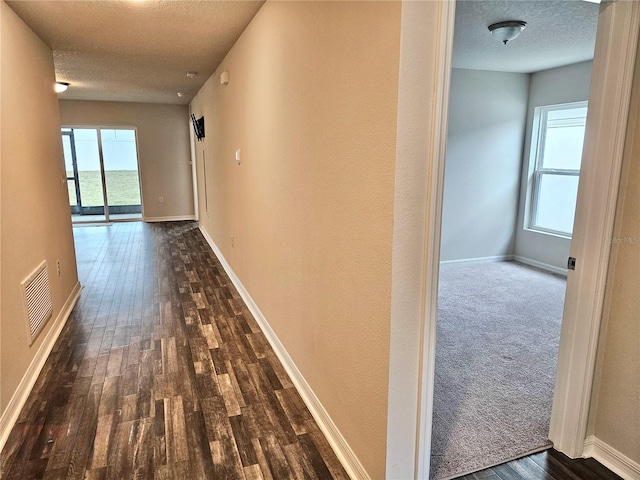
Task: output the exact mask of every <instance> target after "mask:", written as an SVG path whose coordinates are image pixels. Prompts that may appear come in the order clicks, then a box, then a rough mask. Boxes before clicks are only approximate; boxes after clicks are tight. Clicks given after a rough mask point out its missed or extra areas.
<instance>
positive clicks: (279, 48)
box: [191, 2, 401, 478]
mask: <svg viewBox="0 0 640 480" xmlns="http://www.w3.org/2000/svg"><path fill="white" fill-rule="evenodd" d="M400 13H401V4H400V3H399V2H267V3H266V4H265V5H264V6H263V7H262V9H261V10H260V11H259V12H258V14H257V15H256V17H255V18H254V20H253V21H252V23H251V24H250V25H249V27H248V28H247V29H246V30H245V32H244V33H243V35H242V36H241V37H240V39H239V40H238V42H237V43H236V45H235V46H234V47H233V49H232V50H231V51H230V53H229V54H228V55H227V57H226V58H225V60H224V61H223V62H222V64H221V65H220V67H219V68H218V70H217V71H216V73H215V74H214V75H213V76H212V77H211V78H210V79H209V80H208V81H207V83H206V84H205V85H204V87H203V88H202V90H201V91H200V92H199V93H198V95H197V96H196V97H195V99H194V100H193V102H192V104H191V109H192V111H193V113H195V115H196V116H197V117H200V116H201V115H204V117H205V130H206V132H205V133H206V138H205V139H204V140H203V141H202V142H199V143H197V144H196V148H197V159H198V166H197V169H198V170H197V171H198V192H199V212H200V221H201V228H202V229H203V230H204V231H205V232H207V234H208V235H209V236H210V237H211V238H212V239H213V241H214V242H215V244H216V245H217V246H218V247H219V249H220V250H221V251H222V253H223V255H224V257H225V258H226V260H227V261H228V262H229V264H230V265H231V268H232V269H233V270H234V271H235V273H236V274H237V275H238V277H239V279H240V280H241V281H242V283H243V284H244V286H245V287H246V289H247V290H248V292H249V293H250V295H251V296H252V297H253V299H254V300H255V302H256V303H257V305H258V307H259V308H260V310H261V311H262V313H263V314H264V316H265V318H266V319H267V321H268V322H269V323H270V325H271V327H272V328H273V330H274V331H275V333H276V334H277V336H278V337H279V339H280V341H281V342H282V343H283V344H284V346H285V348H286V350H287V351H288V353H289V355H290V356H291V357H292V359H293V361H294V362H295V364H296V366H297V368H298V369H299V370H300V371H301V372H302V374H303V376H304V378H305V379H306V381H307V382H308V383H309V384H310V386H311V388H312V389H313V392H314V393H315V395H316V396H317V397H318V398H319V400H320V402H321V403H322V405H323V406H324V408H325V409H326V410H327V411H328V413H329V415H330V416H331V418H332V419H333V421H334V422H335V424H336V425H337V427H338V429H339V430H340V432H341V433H342V435H343V436H344V437H345V439H346V441H347V442H348V443H349V445H350V447H351V448H352V450H353V451H354V452H355V454H356V455H357V457H358V458H359V460H360V462H361V463H362V465H363V466H364V467H365V469H366V470H367V472H368V473H369V475H370V476H371V477H372V478H383V477H384V471H385V470H384V469H385V449H386V445H385V442H386V414H387V389H388V370H389V320H390V296H391V243H392V227H393V223H392V216H393V198H394V197H393V196H394V190H393V189H394V167H395V163H394V162H395V153H396V143H395V142H396V113H397V102H398V93H397V92H398V62H399V49H400ZM224 71H228V72H229V75H230V83H229V84H228V85H227V86H226V87H223V86H222V85H221V84H220V80H219V76H220V73H221V72H224ZM238 149H240V150H241V152H240V155H241V162H242V163H241V164H240V165H238V164H236V162H235V159H234V156H235V152H236V150H238ZM203 155H204V157H203ZM203 160H204V161H203ZM205 171H206V175H205ZM205 177H206V185H205ZM205 195H206V196H205Z"/></svg>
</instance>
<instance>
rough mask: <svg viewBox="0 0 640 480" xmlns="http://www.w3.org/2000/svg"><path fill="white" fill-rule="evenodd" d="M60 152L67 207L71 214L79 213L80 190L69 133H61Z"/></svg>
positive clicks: (71, 135) (71, 139)
mask: <svg viewBox="0 0 640 480" xmlns="http://www.w3.org/2000/svg"><path fill="white" fill-rule="evenodd" d="M62 151H63V154H64V169H65V171H66V174H67V187H68V189H69V205H70V206H71V213H74V214H79V213H80V190H79V189H78V185H77V173H78V172H77V168H76V162H75V160H74V156H75V149H74V148H73V134H72V133H71V132H70V131H69V132H68V133H67V132H63V133H62Z"/></svg>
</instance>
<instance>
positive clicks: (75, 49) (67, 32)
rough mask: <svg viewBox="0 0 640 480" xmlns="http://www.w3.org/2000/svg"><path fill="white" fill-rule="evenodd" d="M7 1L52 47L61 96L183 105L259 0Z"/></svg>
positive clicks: (203, 80) (243, 25) (219, 58)
mask: <svg viewBox="0 0 640 480" xmlns="http://www.w3.org/2000/svg"><path fill="white" fill-rule="evenodd" d="M7 3H8V4H9V6H10V7H11V8H12V9H13V10H14V11H15V12H16V13H17V14H18V15H19V16H20V18H22V20H24V22H25V23H26V24H27V25H29V27H31V29H32V30H33V31H34V32H36V34H37V35H38V36H39V37H40V38H41V39H42V40H44V41H45V42H46V43H47V44H48V45H49V46H50V47H51V48H52V49H53V55H54V62H55V69H56V79H57V80H58V81H64V82H69V83H71V87H70V88H69V90H67V91H66V92H64V93H61V94H59V98H61V99H63V98H64V99H77V100H112V101H126V102H150V103H177V104H187V103H189V102H190V101H191V99H192V98H193V95H195V94H196V93H197V92H198V90H199V89H200V87H201V86H202V84H203V83H204V82H205V81H206V80H207V79H208V78H209V76H211V74H212V73H213V72H214V70H215V68H216V67H217V66H218V65H219V63H220V62H221V61H222V59H223V58H224V56H225V55H226V54H227V52H228V51H229V49H230V48H231V47H232V46H233V44H234V43H235V41H236V40H237V39H238V37H239V36H240V34H241V33H242V32H243V30H244V29H245V28H246V26H247V25H248V24H249V22H250V21H251V19H252V18H253V17H254V15H255V14H256V13H257V11H258V10H259V9H260V7H261V6H262V3H263V0H260V1H249V0H239V1H229V0H207V1H186V0H137V1H136V0H111V1H104V0H85V1H60V0H57V1H52V0H44V1H40V0H36V1H7ZM187 71H196V72H198V73H199V74H198V76H197V77H196V78H194V79H189V78H187V76H186V72H187ZM177 92H184V93H185V94H186V95H185V96H184V97H182V98H179V97H178V96H177V94H176V93H177Z"/></svg>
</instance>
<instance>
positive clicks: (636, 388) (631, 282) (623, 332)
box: [588, 55, 640, 463]
mask: <svg viewBox="0 0 640 480" xmlns="http://www.w3.org/2000/svg"><path fill="white" fill-rule="evenodd" d="M639 157H640V55H639V56H638V61H637V62H636V73H635V78H634V84H633V93H632V104H631V110H630V118H629V128H628V132H627V143H626V146H625V155H624V159H623V169H622V176H621V182H620V192H619V195H618V197H619V198H618V205H617V214H616V220H615V221H616V223H615V227H614V236H613V241H612V251H611V259H610V262H609V277H608V281H607V290H606V293H605V308H604V315H603V324H602V330H601V333H600V344H599V348H598V362H597V370H596V377H595V383H594V389H593V398H592V404H591V411H590V422H589V423H590V425H589V431H588V433H589V434H590V435H595V436H596V437H597V438H599V439H600V440H602V441H603V442H605V443H606V444H608V445H610V446H612V447H613V448H615V449H616V450H618V451H619V452H621V453H622V454H624V455H626V456H627V457H629V458H630V459H631V460H633V461H635V462H637V463H640V161H638V160H639Z"/></svg>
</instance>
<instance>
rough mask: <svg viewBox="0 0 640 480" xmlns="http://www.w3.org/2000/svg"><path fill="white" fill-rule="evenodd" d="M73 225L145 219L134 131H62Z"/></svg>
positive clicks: (112, 129) (124, 129)
mask: <svg viewBox="0 0 640 480" xmlns="http://www.w3.org/2000/svg"><path fill="white" fill-rule="evenodd" d="M61 133H62V146H63V152H64V162H65V170H66V174H67V186H68V190H69V205H70V209H71V218H72V221H73V222H74V223H86V222H112V221H132V220H141V219H142V194H141V189H140V174H139V167H138V149H137V142H136V130H135V129H134V128H102V127H86V128H84V127H83V128H75V127H64V128H62V132H61Z"/></svg>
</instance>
